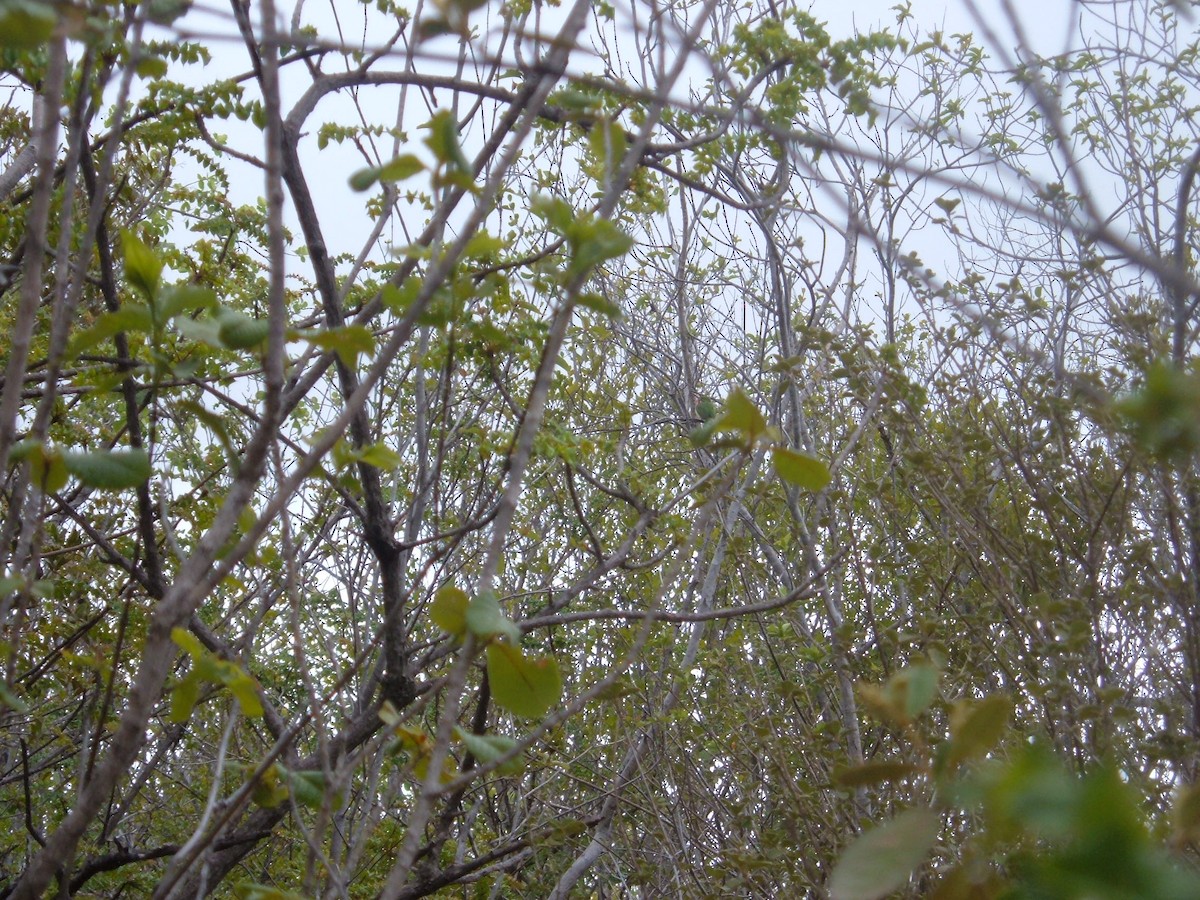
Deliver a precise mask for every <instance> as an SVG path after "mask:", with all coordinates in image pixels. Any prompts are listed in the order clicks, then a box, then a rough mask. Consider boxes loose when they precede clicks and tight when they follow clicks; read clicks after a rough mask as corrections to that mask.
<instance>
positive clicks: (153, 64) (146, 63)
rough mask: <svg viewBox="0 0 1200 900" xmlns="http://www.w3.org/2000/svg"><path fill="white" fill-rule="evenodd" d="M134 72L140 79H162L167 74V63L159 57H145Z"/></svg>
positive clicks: (139, 61) (140, 60)
mask: <svg viewBox="0 0 1200 900" xmlns="http://www.w3.org/2000/svg"><path fill="white" fill-rule="evenodd" d="M134 71H136V72H137V74H138V77H140V78H162V77H163V76H164V75H166V74H167V61H166V60H165V59H163V58H162V57H159V56H143V57H142V58H141V59H139V60H138V63H137V66H136V67H135V69H134Z"/></svg>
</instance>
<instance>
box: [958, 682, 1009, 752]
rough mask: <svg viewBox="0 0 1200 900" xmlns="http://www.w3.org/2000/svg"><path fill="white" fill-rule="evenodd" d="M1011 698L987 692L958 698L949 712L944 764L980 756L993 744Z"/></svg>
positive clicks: (1005, 719)
mask: <svg viewBox="0 0 1200 900" xmlns="http://www.w3.org/2000/svg"><path fill="white" fill-rule="evenodd" d="M1012 709H1013V705H1012V700H1010V699H1009V698H1008V697H1007V696H1006V695H1005V694H990V695H989V696H987V697H984V698H983V699H982V700H979V701H976V702H959V703H956V704H955V705H954V708H953V709H952V710H951V712H950V746H949V750H948V751H947V753H946V765H948V766H955V765H958V764H959V763H961V762H966V761H967V760H970V759H975V758H976V757H979V756H983V755H984V754H985V753H987V752H988V751H989V750H991V749H992V748H993V747H995V746H996V744H997V742H999V740H1000V738H1001V737H1002V736H1003V735H1004V729H1005V728H1006V727H1007V726H1008V719H1009V716H1011V715H1012Z"/></svg>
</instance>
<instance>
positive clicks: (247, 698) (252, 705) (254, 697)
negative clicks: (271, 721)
mask: <svg viewBox="0 0 1200 900" xmlns="http://www.w3.org/2000/svg"><path fill="white" fill-rule="evenodd" d="M219 672H220V681H221V683H222V684H224V685H225V686H226V687H227V688H229V691H230V693H232V694H233V698H234V699H235V700H237V703H238V706H240V707H241V708H242V713H243V714H244V715H247V716H249V717H250V718H251V719H261V718H262V716H263V705H262V700H260V699H259V697H258V683H257V682H256V681H255V680H254V679H253V678H252V677H251V676H250V675H249V674H247V672H246V670H245V669H243V668H242V667H241V666H239V665H238V664H237V663H235V662H232V661H230V660H221V661H220V666H219Z"/></svg>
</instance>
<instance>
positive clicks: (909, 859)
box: [829, 809, 941, 900]
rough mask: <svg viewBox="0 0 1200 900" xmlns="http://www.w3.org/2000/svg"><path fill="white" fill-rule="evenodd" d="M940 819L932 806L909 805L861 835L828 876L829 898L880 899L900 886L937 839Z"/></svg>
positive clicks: (836, 899)
mask: <svg viewBox="0 0 1200 900" xmlns="http://www.w3.org/2000/svg"><path fill="white" fill-rule="evenodd" d="M940 828H941V820H940V818H939V817H938V814H937V813H935V812H934V811H933V810H931V809H910V810H908V811H907V812H902V813H901V814H900V815H898V816H896V818H895V819H893V820H892V821H890V822H888V823H886V824H884V825H880V826H878V827H877V828H872V829H871V830H870V831H867V832H865V833H864V834H862V835H860V836H859V837H858V838H857V839H856V840H855V841H854V843H852V844H851V845H850V846H849V847H848V848H847V849H846V851H845V852H844V853H843V854H842V857H841V859H839V860H838V863H837V865H836V866H835V867H834V870H833V874H832V875H831V876H830V878H829V896H830V900H879V898H881V897H886V896H887V895H888V894H890V893H892V891H895V890H898V889H899V888H901V887H903V886H904V885H905V883H906V882H907V881H908V879H909V876H910V875H911V874H912V871H913V870H914V869H915V868H916V867H917V866H919V865H920V864H921V863H922V862H924V861H925V858H926V857H927V856H928V855H929V851H930V849H931V848H932V847H933V842H934V841H936V840H937V835H938V830H939V829H940Z"/></svg>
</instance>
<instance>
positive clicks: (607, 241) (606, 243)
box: [567, 219, 633, 279]
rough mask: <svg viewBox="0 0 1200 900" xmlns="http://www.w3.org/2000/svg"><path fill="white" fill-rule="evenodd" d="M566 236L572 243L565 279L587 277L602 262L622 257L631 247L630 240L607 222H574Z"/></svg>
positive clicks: (631, 242)
mask: <svg viewBox="0 0 1200 900" xmlns="http://www.w3.org/2000/svg"><path fill="white" fill-rule="evenodd" d="M568 237H569V238H570V244H571V263H570V265H569V266H568V267H567V278H568V279H571V278H575V277H577V276H580V275H586V274H587V273H588V272H590V271H591V270H592V269H594V268H595V267H596V266H598V265H600V264H601V263H603V262H606V261H607V260H610V259H615V258H616V257H618V256H623V255H625V254H626V253H627V252H629V248H630V247H632V246H633V238H632V237H630V236H629V235H627V234H626V233H625V232H623V231H622V230H621V229H620V228H618V227H617V226H616V225H614V224H613V223H612V222H610V221H609V220H608V219H599V220H597V221H595V222H576V223H575V224H574V226H573V227H572V228H571V229H570V231H569V232H568Z"/></svg>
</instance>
